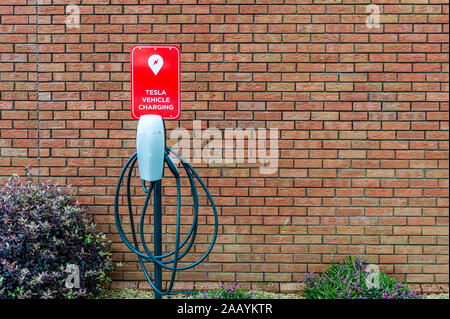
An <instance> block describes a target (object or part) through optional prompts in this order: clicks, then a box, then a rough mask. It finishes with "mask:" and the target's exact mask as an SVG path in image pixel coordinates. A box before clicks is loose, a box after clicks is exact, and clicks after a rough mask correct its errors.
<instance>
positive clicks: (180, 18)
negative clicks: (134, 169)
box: [0, 0, 449, 290]
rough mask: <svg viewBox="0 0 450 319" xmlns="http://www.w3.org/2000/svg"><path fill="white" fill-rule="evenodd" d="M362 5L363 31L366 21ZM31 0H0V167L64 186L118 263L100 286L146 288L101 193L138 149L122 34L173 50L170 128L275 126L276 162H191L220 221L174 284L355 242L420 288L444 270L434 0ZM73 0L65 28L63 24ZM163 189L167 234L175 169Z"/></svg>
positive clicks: (272, 269)
mask: <svg viewBox="0 0 450 319" xmlns="http://www.w3.org/2000/svg"><path fill="white" fill-rule="evenodd" d="M70 4H75V5H78V7H75V9H73V7H67V6H68V5H70ZM369 4H376V5H377V6H378V8H379V12H380V21H379V22H380V25H379V27H378V28H369V27H368V26H367V25H366V19H367V17H368V16H369V14H371V13H370V12H369V11H368V5H369ZM36 7H37V6H36V4H35V1H34V0H0V15H1V17H0V19H1V26H0V39H1V41H0V53H1V59H0V61H1V63H0V71H1V75H0V79H1V82H0V89H1V99H0V111H1V115H0V116H1V120H0V128H1V140H0V147H1V153H0V155H1V157H0V175H1V176H2V177H1V181H2V183H3V182H4V181H5V179H6V178H7V176H9V175H11V174H13V173H19V174H23V173H24V166H26V165H29V166H30V167H32V172H34V173H35V174H36V175H39V176H40V177H41V178H42V179H45V180H52V181H57V182H58V183H61V184H72V185H73V187H74V188H73V192H74V193H75V194H76V195H77V197H78V198H79V200H80V201H81V202H82V203H83V204H86V205H89V206H90V207H91V212H92V213H93V214H94V217H95V221H96V222H97V223H98V225H99V229H101V230H102V231H104V232H106V233H107V234H108V236H109V238H110V239H111V240H112V241H113V242H114V243H113V246H112V249H113V251H114V259H115V260H116V261H122V264H123V265H122V266H121V267H119V268H118V269H117V271H116V272H114V273H113V278H114V281H113V283H112V285H113V286H114V287H120V286H137V285H139V286H140V287H143V288H145V287H148V285H147V284H146V282H145V278H144V276H143V274H142V272H141V271H140V270H139V267H138V264H137V262H136V258H135V257H134V255H133V254H131V253H129V252H128V250H127V249H126V248H125V247H124V245H123V244H122V243H121V241H120V239H119V237H118V235H117V232H116V228H115V226H114V218H113V210H112V206H111V205H112V203H113V194H114V191H115V183H116V180H117V176H118V175H119V173H120V170H121V167H122V165H123V164H124V162H125V161H126V159H127V157H128V156H130V155H131V154H132V153H133V152H134V148H135V141H134V138H135V128H136V125H137V122H136V121H134V120H131V117H130V110H129V108H130V101H129V100H130V72H129V70H130V64H129V59H130V56H129V51H130V48H131V46H132V45H133V44H136V43H140V44H146V43H151V44H157V43H161V44H163V43H170V44H177V45H179V46H180V47H181V51H182V115H181V118H180V120H179V121H174V122H170V123H169V122H167V123H166V124H167V127H168V130H169V131H170V130H171V129H173V128H175V127H177V126H179V127H183V128H186V129H191V128H192V125H193V122H192V121H193V120H194V119H195V120H202V123H203V126H204V127H209V128H220V129H223V128H228V127H240V128H247V127H264V128H278V129H279V138H280V140H279V147H280V159H279V169H278V170H277V172H276V173H275V174H271V175H261V174H259V171H258V168H257V167H255V165H254V164H250V163H243V164H239V165H222V166H220V165H207V164H205V163H202V164H201V165H199V164H196V165H195V167H199V171H200V174H201V175H202V176H205V180H206V181H207V184H208V186H209V187H210V190H211V191H212V193H213V195H214V198H215V199H216V202H217V205H218V210H219V214H220V224H221V225H220V234H219V237H218V242H217V244H216V246H215V248H214V250H213V253H212V254H211V255H210V257H209V258H208V259H207V261H205V262H204V263H203V264H201V265H199V266H198V267H196V268H194V270H192V271H187V272H182V273H180V277H179V283H178V285H177V286H176V287H177V288H178V289H192V288H194V285H196V287H197V286H199V285H200V284H205V283H208V282H209V283H210V284H211V283H216V282H217V281H234V280H236V279H239V280H240V281H241V282H246V283H248V282H253V283H254V285H257V283H270V287H271V288H273V289H281V290H289V289H293V287H294V286H295V283H296V282H297V281H298V280H299V279H300V278H302V274H303V273H305V272H310V271H320V270H321V269H322V267H323V266H324V265H326V263H327V262H328V260H329V258H330V256H331V255H335V256H337V258H340V257H342V256H345V255H348V254H356V253H357V252H360V253H361V254H363V255H365V256H367V257H369V258H370V259H371V260H372V262H373V263H376V264H378V265H380V266H381V268H382V269H383V270H386V271H387V272H389V273H393V274H394V275H395V277H397V278H398V279H402V280H406V281H407V282H409V283H411V284H417V285H419V284H420V285H422V288H423V290H430V289H435V288H436V287H437V286H439V285H444V286H445V285H447V284H448V270H449V268H448V198H447V196H448V113H447V111H448V54H447V52H448V1H447V0H284V1H283V0H228V1H227V0H215V1H213V0H198V1H196V0H170V1H167V0H147V1H143V0H141V1H138V0H64V1H63V0H54V1H50V0H41V1H39V4H38V7H39V14H38V16H37V15H36ZM76 8H79V10H80V14H81V15H80V24H79V28H77V27H70V25H67V24H66V21H67V18H68V17H69V16H68V14H67V13H66V9H68V13H69V14H73V13H76ZM74 10H75V11H74ZM37 17H38V22H39V23H38V24H39V27H38V28H37V27H36V26H37V24H36V18H37ZM72 17H73V16H72ZM71 21H72V22H73V21H75V22H76V20H71ZM37 34H38V37H37ZM36 43H39V50H38V54H37V52H36ZM37 59H38V60H39V70H38V72H37V67H36V60H37ZM37 74H38V81H37V78H36V77H37ZM37 92H39V99H38V101H39V102H38V103H37ZM38 134H39V139H38V138H37V135H38ZM38 167H39V169H38ZM136 185H138V184H136ZM183 185H184V188H186V191H187V189H188V187H187V186H188V185H187V184H183ZM164 191H165V192H166V194H168V196H167V197H166V198H165V200H164V204H166V205H167V207H168V209H167V211H166V215H165V219H164V222H166V223H167V224H168V226H167V227H166V228H165V229H164V231H165V232H167V233H168V234H169V235H168V236H166V237H165V240H167V241H168V242H169V243H170V242H173V230H174V225H173V223H174V200H175V196H174V184H173V182H171V181H167V182H165V188H164ZM185 202H186V203H189V202H188V200H187V199H186V200H185ZM139 203H141V204H142V201H140V202H139ZM202 203H203V204H204V203H205V198H204V197H202ZM201 212H202V216H203V217H202V218H201V220H200V222H201V223H203V224H204V223H206V224H208V225H209V226H206V227H203V226H202V227H203V228H201V229H200V232H201V233H200V235H199V244H198V245H196V246H195V253H196V255H198V254H200V253H201V252H202V251H204V249H205V244H206V242H207V241H208V240H209V239H210V237H211V234H210V229H211V223H212V219H211V218H210V217H208V218H205V217H204V216H205V214H207V213H208V211H207V210H206V207H203V206H202V209H201ZM209 216H210V215H209ZM187 219H189V218H187ZM148 230H149V231H150V230H151V227H150V226H149V229H148ZM194 257H195V256H194ZM165 278H166V277H165ZM447 287H448V286H447ZM447 289H448V288H447Z"/></svg>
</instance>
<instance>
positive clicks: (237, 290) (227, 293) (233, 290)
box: [196, 280, 255, 299]
mask: <svg viewBox="0 0 450 319" xmlns="http://www.w3.org/2000/svg"><path fill="white" fill-rule="evenodd" d="M254 296H255V292H251V291H249V290H245V289H244V288H243V287H242V286H239V280H236V282H235V283H234V284H231V285H230V286H225V285H224V284H223V283H219V287H218V288H217V289H211V290H209V291H207V292H203V293H200V294H198V295H197V296H196V298H197V299H253V298H254Z"/></svg>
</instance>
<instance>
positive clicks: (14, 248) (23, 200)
mask: <svg viewBox="0 0 450 319" xmlns="http://www.w3.org/2000/svg"><path fill="white" fill-rule="evenodd" d="M107 246H108V242H107V241H106V240H105V236H104V235H103V234H101V233H98V232H96V230H95V225H94V224H93V223H92V222H91V221H90V219H89V218H88V217H87V215H86V211H85V210H84V209H82V208H81V207H80V205H79V204H78V203H77V202H76V201H75V199H74V197H73V196H72V195H70V194H69V192H68V191H67V190H66V189H64V188H62V187H60V186H57V185H54V184H49V183H40V184H35V183H33V182H32V179H31V176H30V175H29V174H27V180H26V181H24V182H21V181H20V179H19V178H18V177H17V176H13V177H12V178H10V179H9V182H8V183H6V185H4V186H3V187H1V188H0V299H2V298H81V297H89V296H93V295H95V294H96V293H97V292H99V290H100V289H101V286H102V283H103V282H104V281H105V279H106V272H107V271H109V270H112V261H111V257H110V253H109V252H108V250H107ZM69 264H72V265H76V266H78V269H79V277H80V280H79V284H80V285H79V288H76V287H73V288H68V287H66V279H67V277H68V276H69V275H70V273H68V272H66V270H67V265H69Z"/></svg>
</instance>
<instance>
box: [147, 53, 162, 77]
mask: <svg viewBox="0 0 450 319" xmlns="http://www.w3.org/2000/svg"><path fill="white" fill-rule="evenodd" d="M163 64H164V61H163V58H161V57H160V56H159V55H157V54H153V55H152V56H150V57H149V58H148V66H149V67H150V69H151V70H152V71H153V73H154V74H155V75H156V74H158V72H159V70H161V68H162V66H163Z"/></svg>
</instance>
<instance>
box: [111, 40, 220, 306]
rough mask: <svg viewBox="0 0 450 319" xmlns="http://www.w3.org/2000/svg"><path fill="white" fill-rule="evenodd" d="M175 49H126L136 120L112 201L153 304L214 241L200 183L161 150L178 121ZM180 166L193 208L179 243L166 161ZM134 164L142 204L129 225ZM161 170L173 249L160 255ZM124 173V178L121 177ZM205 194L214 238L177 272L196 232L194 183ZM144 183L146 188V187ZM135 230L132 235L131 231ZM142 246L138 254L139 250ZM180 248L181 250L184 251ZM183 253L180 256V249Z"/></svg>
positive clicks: (167, 150)
mask: <svg viewBox="0 0 450 319" xmlns="http://www.w3.org/2000/svg"><path fill="white" fill-rule="evenodd" d="M180 82H181V81H180V49H179V48H178V47H177V46H175V45H135V46H133V47H132V48H131V116H132V118H133V119H137V120H139V123H138V127H137V133H136V152H135V153H134V154H133V155H132V156H131V157H130V158H129V159H128V161H127V162H126V164H125V166H124V167H123V169H122V172H121V174H120V176H119V180H118V183H117V188H116V194H115V198H114V217H115V222H116V227H117V230H118V232H119V235H120V237H121V239H122V240H123V242H124V243H125V245H126V246H127V247H128V248H129V249H130V250H131V251H132V252H133V253H135V254H136V255H137V257H138V259H139V263H140V265H141V268H142V270H143V272H144V275H145V277H146V279H147V281H148V282H149V284H150V285H151V287H152V288H153V290H154V292H155V299H161V298H162V296H163V295H168V294H174V292H172V291H171V290H172V288H173V284H174V281H175V275H176V272H177V271H178V270H185V269H190V268H192V267H194V266H196V265H198V264H199V263H201V262H202V261H203V260H204V259H205V258H206V257H207V256H208V255H209V253H210V252H211V250H212V248H213V246H214V243H215V241H216V238H217V231H218V215H217V210H216V206H215V204H214V200H213V198H212V196H211V194H210V192H209V191H208V188H207V187H206V185H205V183H204V182H203V180H202V179H201V177H200V176H199V175H198V173H197V172H196V171H195V170H194V168H193V167H192V166H191V165H190V164H189V163H188V162H187V161H186V160H185V159H184V158H183V157H182V156H181V155H179V154H178V153H177V152H175V151H174V150H172V149H171V148H169V147H167V146H166V145H165V128H164V120H176V119H178V118H179V116H180V111H181V108H180ZM170 154H172V155H174V156H175V157H177V158H178V159H179V160H180V163H181V164H182V166H183V169H184V170H185V172H186V175H187V178H188V179H189V182H190V188H191V193H192V197H193V203H194V205H193V206H194V217H193V222H192V225H191V227H190V230H189V232H188V233H187V235H186V237H185V238H184V239H183V240H180V228H181V222H180V218H181V186H180V185H181V184H180V173H179V170H178V167H177V165H176V164H175V162H174V161H173V159H172V157H171V155H170ZM136 162H138V167H139V175H140V178H141V181H142V189H143V191H144V193H145V194H146V195H145V201H144V205H143V208H142V212H141V215H140V218H139V224H138V225H136V227H135V225H134V214H133V205H132V200H131V178H132V173H133V168H134V167H135V164H136ZM165 164H167V167H168V168H169V170H170V172H171V173H172V175H173V176H174V177H175V181H176V188H177V222H176V234H175V248H174V249H173V250H172V251H170V252H168V253H164V254H163V252H162V195H163V194H162V187H161V180H162V178H163V177H164V166H165ZM127 171H128V172H127ZM125 175H126V196H127V207H128V216H129V218H130V226H131V235H132V242H130V240H128V238H127V235H126V234H125V232H124V230H123V228H122V222H121V217H120V214H119V196H120V189H121V186H122V182H123V181H124V177H125ZM194 178H195V179H196V180H197V181H198V182H199V183H200V185H201V186H202V188H203V190H204V191H205V193H206V195H207V197H208V200H209V203H210V205H211V207H212V210H213V213H214V219H215V225H214V234H213V237H212V240H211V243H210V245H209V247H208V249H207V250H206V252H205V253H204V254H203V255H202V256H201V257H200V258H199V259H198V260H196V261H195V262H192V263H191V264H188V265H185V266H178V262H179V261H180V260H181V259H182V258H183V257H184V256H185V255H186V254H187V253H188V252H189V251H190V249H191V248H192V246H193V244H194V241H195V238H196V235H197V227H198V192H197V186H196V183H195V179H194ZM147 182H148V183H149V185H148V187H147ZM152 192H153V206H154V207H153V215H154V216H153V219H154V232H153V245H154V247H153V252H151V251H150V248H149V247H148V245H147V243H146V241H145V238H144V237H145V234H144V224H145V216H146V211H147V208H148V204H149V200H150V197H151V193H152ZM136 228H137V229H136ZM140 245H141V246H142V249H143V251H142V249H141V248H140ZM185 246H186V247H185ZM183 247H185V248H184V250H183V251H181V249H182V248H183ZM144 261H148V262H152V263H153V265H154V276H153V278H151V277H150V274H149V272H148V271H147V269H146V267H145V264H144ZM162 268H165V269H168V270H171V279H170V282H169V284H168V286H167V288H166V290H165V291H163V288H162Z"/></svg>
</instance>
